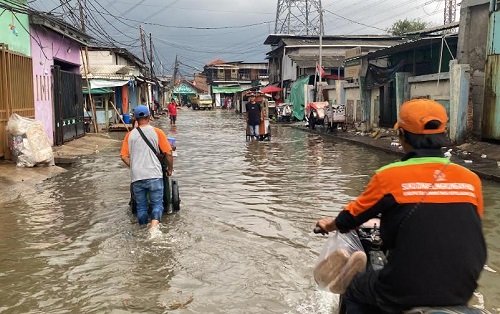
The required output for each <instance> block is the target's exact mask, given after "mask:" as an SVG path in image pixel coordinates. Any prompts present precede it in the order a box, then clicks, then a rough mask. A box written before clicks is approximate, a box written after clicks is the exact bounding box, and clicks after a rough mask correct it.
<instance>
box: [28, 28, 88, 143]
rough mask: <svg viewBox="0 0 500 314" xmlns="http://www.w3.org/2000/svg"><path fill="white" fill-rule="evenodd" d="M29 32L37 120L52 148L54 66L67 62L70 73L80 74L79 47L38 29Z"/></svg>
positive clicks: (77, 44)
mask: <svg viewBox="0 0 500 314" xmlns="http://www.w3.org/2000/svg"><path fill="white" fill-rule="evenodd" d="M30 31H31V35H32V36H31V56H32V60H33V87H34V90H33V91H34V98H35V119H36V120H38V121H41V122H42V123H43V125H44V127H45V132H46V134H47V136H48V137H49V140H50V143H51V145H53V144H54V106H53V103H52V99H53V98H52V96H53V95H52V93H53V90H52V66H53V65H54V61H55V60H57V61H59V62H65V63H66V64H67V65H68V66H69V67H70V71H72V72H75V73H80V44H79V43H77V42H75V41H73V40H71V39H68V38H65V37H63V36H62V35H59V34H58V33H55V32H53V31H50V30H48V29H45V28H43V27H39V26H36V25H31V27H30Z"/></svg>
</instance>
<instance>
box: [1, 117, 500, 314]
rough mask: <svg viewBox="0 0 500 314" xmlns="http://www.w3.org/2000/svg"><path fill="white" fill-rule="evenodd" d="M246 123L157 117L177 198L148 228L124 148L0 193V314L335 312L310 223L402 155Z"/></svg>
mask: <svg viewBox="0 0 500 314" xmlns="http://www.w3.org/2000/svg"><path fill="white" fill-rule="evenodd" d="M243 123H244V122H243V120H241V119H239V118H238V116H236V115H234V113H228V112H222V111H210V112H208V111H203V112H201V111H191V110H188V109H183V110H181V111H180V112H179V121H178V126H177V128H176V130H171V129H170V126H169V125H168V123H167V120H166V119H164V118H162V120H161V121H160V124H159V126H160V127H162V128H163V129H164V130H166V131H167V132H168V133H169V134H171V135H175V137H176V138H177V147H178V157H177V158H176V160H175V173H174V176H175V178H176V179H178V180H179V185H180V193H181V199H182V204H181V206H182V209H181V211H180V212H179V213H178V214H176V215H171V216H167V217H165V219H164V223H163V226H162V232H163V234H162V235H161V236H160V237H158V238H155V239H153V240H151V239H148V237H147V234H146V232H145V230H143V229H140V228H139V226H138V225H137V224H136V223H135V220H134V219H133V217H132V216H131V215H130V214H129V211H128V199H129V173H128V170H127V169H126V168H125V166H124V165H123V163H122V162H121V160H120V158H119V153H118V147H117V148H116V150H106V151H101V152H99V154H98V156H97V158H88V159H84V160H82V163H81V164H79V165H75V166H74V167H72V168H70V169H69V171H68V172H66V173H64V174H62V175H59V176H57V177H54V178H52V179H49V180H47V181H45V182H44V183H42V184H40V185H39V186H37V190H36V192H35V193H31V192H30V193H25V194H23V195H21V196H20V197H18V198H17V199H15V200H13V201H9V202H4V201H1V200H0V208H1V210H0V239H1V241H0V313H68V312H73V313H104V312H105V313H135V312H136V313H139V312H142V313H146V312H147V313H167V312H168V313H170V312H175V313H332V309H333V307H334V304H335V302H336V299H335V297H334V296H333V295H332V294H328V293H326V292H320V291H318V290H317V289H316V284H315V282H314V279H313V278H312V268H313V266H314V263H315V261H316V258H317V255H318V252H319V250H320V249H321V247H322V245H323V243H324V238H323V237H321V236H316V235H314V234H313V233H312V232H311V230H312V228H313V226H314V222H315V220H316V219H317V218H319V217H322V216H326V215H334V214H335V213H336V212H338V211H339V210H341V209H342V206H343V205H344V204H345V203H346V202H348V201H349V200H351V199H352V198H353V197H355V196H356V195H358V193H359V192H361V190H362V189H363V187H364V185H365V184H366V183H367V181H368V179H369V176H370V175H371V174H372V173H373V171H374V170H375V169H377V168H379V167H381V166H383V165H384V164H386V163H388V162H391V161H394V160H396V159H397V157H395V156H394V155H388V154H385V153H383V152H379V151H376V150H371V149H368V148H364V147H361V146H356V145H352V144H348V143H345V142H340V141H335V140H334V139H326V138H322V137H321V136H319V135H315V134H309V133H306V132H302V131H300V130H296V129H293V128H290V127H286V126H281V127H274V129H273V140H272V142H261V143H257V142H254V143H246V142H245V134H244V131H243V125H244V124H243ZM483 183H484V196H485V208H486V216H485V221H484V228H485V234H486V237H487V241H488V266H489V267H490V268H491V270H490V271H484V272H483V274H482V278H481V282H480V287H479V294H478V295H477V296H478V297H477V298H476V299H475V300H473V304H476V305H477V304H479V305H481V304H484V305H485V308H486V309H487V310H488V311H489V312H490V313H500V280H499V278H500V224H499V222H500V193H498V192H499V191H500V190H499V187H500V186H499V185H498V184H496V183H493V182H483ZM457 232H460V231H459V230H457ZM494 271H497V272H496V273H495V272H494Z"/></svg>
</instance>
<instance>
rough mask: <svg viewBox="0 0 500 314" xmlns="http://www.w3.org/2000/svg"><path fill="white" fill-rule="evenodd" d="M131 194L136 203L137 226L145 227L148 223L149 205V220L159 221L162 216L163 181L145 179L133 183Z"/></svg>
mask: <svg viewBox="0 0 500 314" xmlns="http://www.w3.org/2000/svg"><path fill="white" fill-rule="evenodd" d="M132 192H133V193H134V198H135V201H136V203H137V220H138V221H139V224H140V225H145V224H147V223H148V221H149V215H148V207H149V206H148V205H149V203H150V204H151V209H152V212H151V219H154V220H158V221H160V220H161V216H162V215H163V179H147V180H140V181H136V182H133V183H132ZM148 194H149V203H148Z"/></svg>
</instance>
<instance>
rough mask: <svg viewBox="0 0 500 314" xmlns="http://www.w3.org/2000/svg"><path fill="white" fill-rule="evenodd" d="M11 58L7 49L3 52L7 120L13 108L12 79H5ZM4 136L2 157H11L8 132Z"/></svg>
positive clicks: (7, 75) (9, 68)
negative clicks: (4, 147)
mask: <svg viewBox="0 0 500 314" xmlns="http://www.w3.org/2000/svg"><path fill="white" fill-rule="evenodd" d="M11 58H12V54H10V53H9V52H8V51H7V52H6V53H5V60H6V63H5V72H4V74H5V76H4V77H5V78H6V80H5V81H6V83H7V84H6V87H7V89H6V92H7V95H6V96H7V97H6V100H7V102H6V106H5V109H6V111H5V113H6V114H7V117H6V118H7V122H8V121H9V118H10V116H11V115H12V113H13V110H12V79H7V78H9V76H10V74H11V73H10V71H11V64H10V61H11ZM31 84H33V82H31ZM5 138H6V140H7V141H6V142H5V143H6V144H7V145H6V147H7V150H6V151H5V155H4V157H5V159H11V157H12V154H11V153H10V149H9V148H8V147H9V145H8V143H9V134H8V132H5Z"/></svg>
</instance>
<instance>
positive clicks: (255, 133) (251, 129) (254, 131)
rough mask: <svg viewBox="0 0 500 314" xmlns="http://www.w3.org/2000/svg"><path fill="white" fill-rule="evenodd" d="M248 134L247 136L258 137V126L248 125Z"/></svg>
mask: <svg viewBox="0 0 500 314" xmlns="http://www.w3.org/2000/svg"><path fill="white" fill-rule="evenodd" d="M248 132H250V133H249V134H248V135H250V136H255V137H258V136H259V125H258V124H257V125H251V124H249V125H248Z"/></svg>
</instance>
